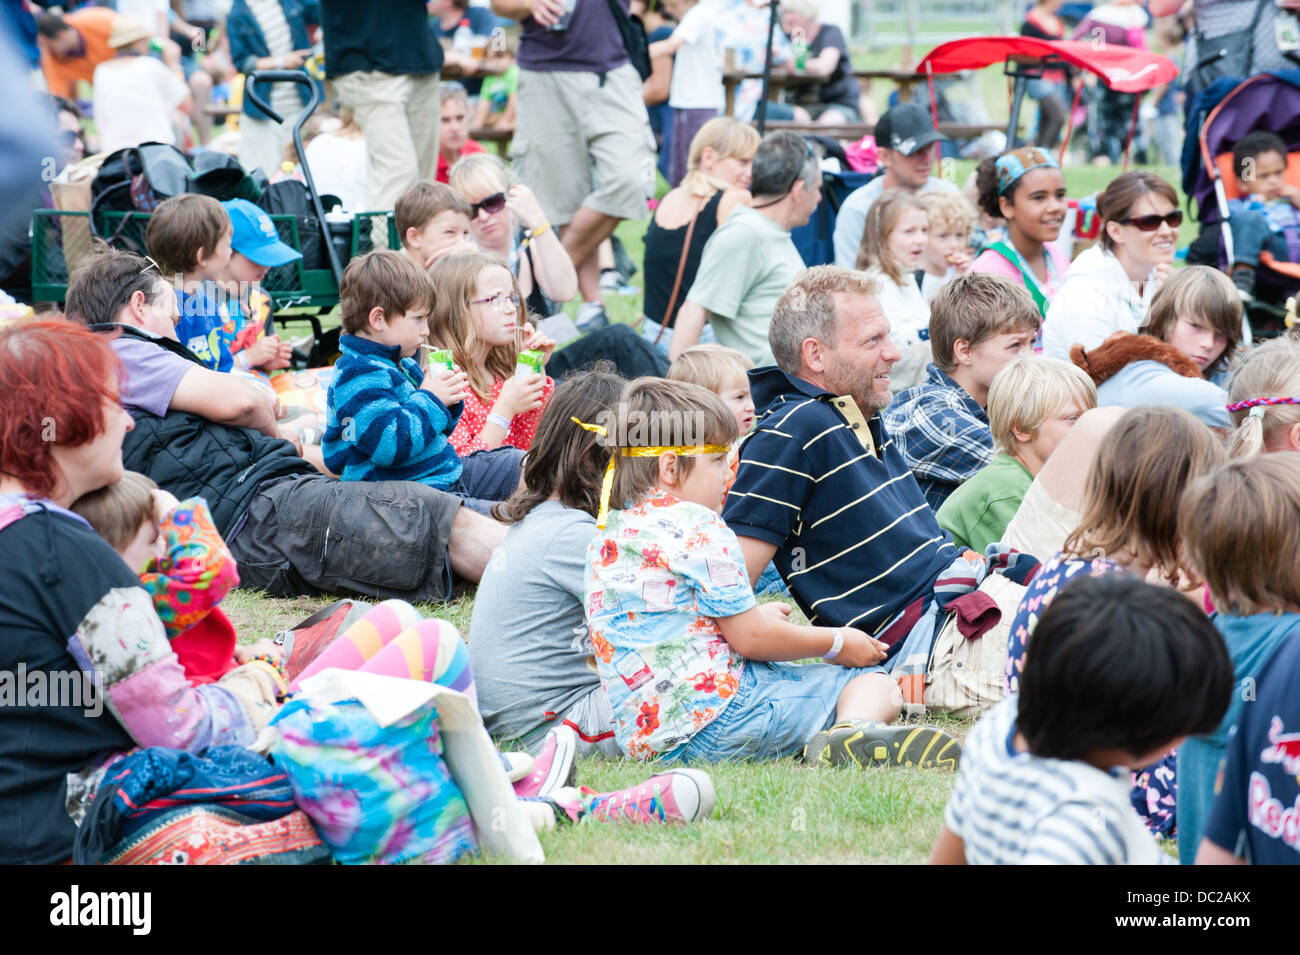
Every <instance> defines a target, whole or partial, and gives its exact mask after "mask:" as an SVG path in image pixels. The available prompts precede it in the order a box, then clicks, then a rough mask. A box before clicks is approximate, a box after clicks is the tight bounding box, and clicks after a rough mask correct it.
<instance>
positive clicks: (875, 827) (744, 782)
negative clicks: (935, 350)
mask: <svg viewBox="0 0 1300 955" xmlns="http://www.w3.org/2000/svg"><path fill="white" fill-rule="evenodd" d="M885 55H889V56H893V57H895V58H896V54H882V56H885ZM856 60H857V57H856V56H855V61H856ZM889 65H893V63H890V64H889ZM984 74H987V75H989V76H992V77H993V78H994V79H993V83H992V85H991V86H990V89H993V90H996V88H997V84H1000V83H1002V82H1003V81H1002V78H1001V76H1000V75H999V74H997V72H996V71H995V70H985V71H984ZM983 82H986V83H987V82H988V81H986V80H984V81H983ZM874 92H875V91H873V93H874ZM882 95H883V92H882ZM990 102H992V99H990ZM1002 115H1003V116H1005V109H1004V110H1003V112H1002ZM974 167H975V163H974V162H973V161H965V160H962V161H958V162H957V164H956V168H955V175H956V178H957V181H958V182H959V183H960V182H963V181H964V180H965V178H966V176H968V175H969V173H970V172H971V171H972V170H973V169H974ZM1150 168H1152V171H1154V172H1157V173H1158V174H1160V175H1161V176H1163V177H1164V178H1165V179H1167V180H1168V181H1170V182H1173V183H1177V180H1178V172H1177V170H1176V169H1173V168H1172V167H1150ZM1065 172H1066V183H1067V185H1068V187H1069V193H1070V195H1071V196H1082V195H1086V194H1089V193H1092V192H1095V191H1097V190H1099V189H1101V188H1103V187H1104V186H1105V185H1106V183H1108V182H1109V181H1110V180H1111V179H1112V178H1113V177H1114V176H1115V175H1116V174H1117V172H1118V170H1115V169H1100V168H1094V167H1089V166H1073V167H1067V169H1066V171H1065ZM660 186H661V189H660V194H662V192H663V191H666V184H664V183H663V182H662V181H661V183H660ZM646 225H647V223H646V222H645V221H642V222H630V221H629V222H624V223H622V224H621V225H620V226H619V227H618V231H617V235H618V237H619V238H620V240H621V241H622V242H623V244H624V246H625V247H626V249H627V251H628V254H629V255H630V256H631V257H632V259H633V261H636V262H638V263H639V262H640V261H641V260H642V254H643V244H642V237H643V236H644V233H645V229H646ZM1193 236H1194V230H1191V229H1190V226H1189V224H1186V223H1185V224H1184V232H1183V235H1182V236H1181V238H1182V241H1183V244H1186V242H1188V241H1190V239H1191V238H1192V237H1193ZM641 282H642V276H641V275H640V273H638V274H637V275H636V276H634V277H633V278H632V281H631V284H632V285H633V286H637V287H638V288H639V287H640V285H641ZM576 307H577V303H576V302H572V303H569V305H568V306H567V308H568V310H569V311H570V312H571V313H572V312H573V311H575V310H576ZM606 308H607V311H608V314H609V316H610V318H611V319H612V320H614V321H620V322H631V321H635V320H636V318H637V317H638V316H639V315H640V313H641V294H640V292H639V291H638V292H637V293H635V294H627V295H615V294H611V295H608V296H607V299H606ZM329 602H330V600H329V599H325V598H321V599H313V598H298V599H293V600H278V599H272V598H269V597H265V596H262V595H260V594H255V593H251V592H247V591H237V592H235V593H234V594H232V595H231V596H230V597H228V598H227V600H226V602H225V603H224V604H223V607H224V608H225V609H226V611H227V613H228V614H229V616H230V618H231V620H232V621H233V622H234V623H235V625H236V628H237V629H238V631H239V633H240V636H241V640H245V641H251V640H255V639H257V638H260V637H266V636H272V635H273V634H274V633H276V632H277V631H278V630H280V629H284V628H286V627H288V626H291V625H292V624H293V623H294V622H296V621H298V620H301V619H302V618H304V617H306V616H307V615H309V614H310V613H312V612H313V611H314V610H316V609H318V608H319V607H322V606H324V605H326V604H328V603H329ZM421 609H422V610H423V611H425V612H426V613H428V614H435V615H437V616H439V617H442V618H444V619H446V620H449V621H451V622H452V623H454V624H455V625H456V626H457V627H459V628H460V629H461V631H462V632H467V631H468V629H469V620H470V616H471V614H472V612H473V596H472V595H468V596H464V597H461V598H460V599H458V600H455V601H452V602H450V603H445V604H430V605H426V606H424V607H422V608H421ZM796 613H797V611H796ZM939 722H940V724H941V725H943V726H944V728H945V729H948V731H949V732H952V733H953V734H954V735H956V736H958V737H964V736H965V734H966V733H967V732H968V731H969V729H970V727H971V725H972V721H955V720H943V719H941V720H939ZM710 773H711V775H712V778H713V783H714V787H715V790H716V794H717V806H716V808H715V810H714V813H713V816H712V818H711V819H710V820H709V821H708V822H707V823H704V824H702V825H699V826H690V827H674V828H671V829H665V828H662V827H640V828H638V827H631V826H619V827H610V826H584V827H578V828H576V829H575V828H572V827H566V828H564V829H561V830H557V831H555V832H549V833H544V834H543V837H542V845H543V848H544V849H545V851H546V855H547V859H548V861H550V862H553V863H678V864H698V863H720V862H729V863H737V862H741V863H786V862H799V863H833V862H858V863H895V864H911V863H920V862H924V861H925V860H926V859H928V858H929V854H930V849H931V847H932V846H933V843H934V839H935V837H936V836H937V834H938V832H939V828H940V826H941V825H942V819H943V807H944V803H945V801H946V800H947V796H948V792H949V790H950V789H951V786H952V781H953V777H952V776H951V775H949V774H946V773H940V772H930V771H924V772H923V771H919V770H910V769H893V770H889V769H883V770H880V769H878V770H869V771H838V770H817V769H811V768H808V767H805V766H803V765H802V764H800V763H798V762H796V761H794V760H780V761H776V762H769V763H760V764H737V765H727V766H717V767H713V768H711V769H710ZM647 775H648V771H647V769H646V768H644V767H642V766H640V765H634V764H629V763H627V762H623V761H614V760H605V759H600V758H590V759H585V760H582V761H580V763H579V766H578V782H579V783H580V784H581V785H584V786H589V787H591V788H593V789H596V790H599V791H609V790H613V789H619V788H622V787H624V786H628V785H633V784H636V783H638V782H640V781H642V780H643V779H644V778H645V777H646V776H647Z"/></svg>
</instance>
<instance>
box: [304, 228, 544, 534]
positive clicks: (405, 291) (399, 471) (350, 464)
mask: <svg viewBox="0 0 1300 955" xmlns="http://www.w3.org/2000/svg"><path fill="white" fill-rule="evenodd" d="M434 295H435V292H434V287H433V280H432V279H430V278H429V274H428V273H427V272H425V271H424V270H423V269H421V268H420V267H419V266H418V265H415V264H414V263H412V262H411V261H410V260H409V259H408V258H407V257H406V256H404V255H402V254H401V253H400V252H392V251H388V250H383V251H377V252H371V253H369V254H367V255H363V256H362V257H360V258H358V259H354V260H353V261H352V262H351V263H349V265H348V267H347V270H346V271H345V272H344V273H343V282H342V283H341V285H340V287H339V304H340V311H341V313H342V316H341V317H342V326H343V334H342V335H340V336H339V348H340V350H341V351H342V355H341V356H340V358H339V360H338V363H337V364H336V365H335V366H334V378H333V381H332V382H331V383H330V387H329V399H328V405H329V407H328V409H327V418H326V426H325V437H324V439H323V440H322V442H321V448H322V450H323V452H324V456H325V466H326V467H328V468H329V469H330V470H331V471H333V472H334V473H335V474H337V475H338V476H339V477H340V478H342V479H343V480H345V481H419V482H420V483H421V484H427V485H429V486H430V487H434V488H437V489H438V490H442V491H447V492H449V493H452V494H456V495H458V496H459V497H462V498H464V499H465V503H466V504H468V505H469V506H471V507H473V508H474V509H475V510H477V511H479V512H481V513H484V514H488V515H489V516H491V508H492V504H493V503H494V502H497V501H502V500H505V499H506V498H507V497H509V496H510V494H511V493H512V492H513V491H514V489H515V488H516V487H517V486H518V484H519V472H520V462H521V460H522V458H523V452H521V451H519V450H518V449H517V448H507V449H496V450H494V451H491V452H479V453H477V454H474V455H471V456H470V458H469V459H466V460H465V461H462V459H461V457H460V456H459V455H458V454H457V453H456V450H455V448H453V447H452V446H451V443H450V441H449V440H448V436H449V435H450V434H451V432H452V429H453V428H455V427H456V422H457V421H458V420H459V418H460V411H461V402H462V401H463V400H464V398H465V395H466V394H467V393H468V388H469V378H468V376H467V375H466V374H465V373H464V372H463V371H461V370H460V369H459V368H457V369H455V370H454V371H448V370H447V369H446V368H444V367H442V366H441V365H436V366H431V367H430V368H428V369H421V368H420V364H419V362H418V361H417V360H416V354H417V352H418V351H419V350H420V346H421V345H422V344H423V342H424V340H425V338H426V336H427V335H428V318H429V312H430V311H432V309H433V300H434ZM497 451H504V452H506V453H504V454H498V453H497ZM471 460H472V461H473V464H472V466H468V465H469V463H470V461H471Z"/></svg>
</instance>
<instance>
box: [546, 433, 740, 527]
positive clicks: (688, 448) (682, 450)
mask: <svg viewBox="0 0 1300 955" xmlns="http://www.w3.org/2000/svg"><path fill="white" fill-rule="evenodd" d="M570 420H571V421H573V423H574V424H576V425H577V426H578V427H580V428H584V429H586V430H587V431H590V432H591V433H592V434H598V435H600V436H601V437H602V438H606V437H609V431H608V429H607V428H604V427H602V426H601V425H598V424H587V423H586V422H584V421H579V420H578V419H577V418H571V419H570ZM730 450H731V448H729V447H727V446H726V445H725V444H685V445H654V446H651V447H644V448H619V449H618V452H619V453H618V454H611V455H610V457H609V464H608V465H606V466H605V477H604V478H603V479H602V480H601V482H600V513H599V514H598V515H596V527H598V528H600V529H601V530H604V529H605V522H606V520H607V519H608V517H609V492H610V489H611V488H613V486H614V462H615V461H617V460H618V459H619V457H620V456H622V457H625V458H657V457H659V455H661V454H666V453H667V452H669V451H671V452H673V453H674V454H677V455H680V456H681V457H688V458H689V457H698V456H699V455H703V454H726V453H727V452H728V451H730Z"/></svg>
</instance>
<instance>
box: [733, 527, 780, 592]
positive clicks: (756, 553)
mask: <svg viewBox="0 0 1300 955" xmlns="http://www.w3.org/2000/svg"><path fill="white" fill-rule="evenodd" d="M736 540H737V541H739V542H740V552H741V553H742V554H744V555H745V572H746V573H748V574H749V586H751V587H753V586H754V585H756V584H757V583H758V578H759V577H762V576H763V571H764V570H766V569H767V565H768V564H770V563H771V562H772V558H773V557H774V556H775V555H776V545H775V544H769V543H768V542H767V541H761V540H759V539H758V538H757V537H740V536H737V537H736Z"/></svg>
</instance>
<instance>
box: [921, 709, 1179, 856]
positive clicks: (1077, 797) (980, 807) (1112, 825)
mask: <svg viewBox="0 0 1300 955" xmlns="http://www.w3.org/2000/svg"><path fill="white" fill-rule="evenodd" d="M1019 702H1020V698H1019V697H1018V696H1014V695H1013V696H1008V697H1006V698H1005V699H1004V700H1003V701H1002V702H1001V703H999V704H998V705H997V706H995V707H994V708H993V709H991V710H989V712H987V713H985V714H984V716H983V717H981V719H980V721H979V722H978V723H977V724H976V725H975V728H974V729H973V730H971V733H970V736H968V737H967V738H966V745H965V748H964V749H963V751H962V757H961V770H960V771H959V774H958V776H957V783H956V785H955V786H953V790H952V794H951V795H950V796H949V797H948V805H947V808H945V809H944V813H943V820H944V824H945V825H946V826H947V827H948V829H949V830H951V831H952V832H953V833H954V834H955V835H957V836H960V837H961V839H962V842H963V843H964V845H965V849H966V861H967V862H968V863H970V864H972V865H1157V864H1164V863H1172V862H1173V859H1172V858H1171V857H1170V856H1168V855H1166V854H1165V853H1164V852H1162V851H1161V850H1160V847H1159V846H1158V845H1157V844H1156V841H1155V838H1154V837H1153V836H1152V835H1151V833H1150V832H1148V831H1147V827H1146V825H1145V824H1144V823H1143V822H1142V819H1141V818H1140V817H1139V816H1138V814H1137V813H1136V812H1135V811H1134V810H1133V806H1132V804H1131V802H1130V800H1129V791H1130V790H1131V788H1132V785H1131V781H1130V773H1129V771H1128V770H1127V769H1125V768H1123V767H1117V768H1116V770H1115V771H1113V772H1112V773H1110V774H1108V773H1104V772H1102V771H1101V770H1100V769H1096V768H1095V767H1092V766H1089V765H1088V764H1087V763H1083V762H1079V761H1077V760H1062V759H1046V758H1043V757H1040V756H1034V755H1032V754H1030V753H1027V752H1018V751H1017V750H1016V747H1015V745H1014V743H1013V740H1014V738H1015V735H1016V714H1017V707H1018V705H1019Z"/></svg>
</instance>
